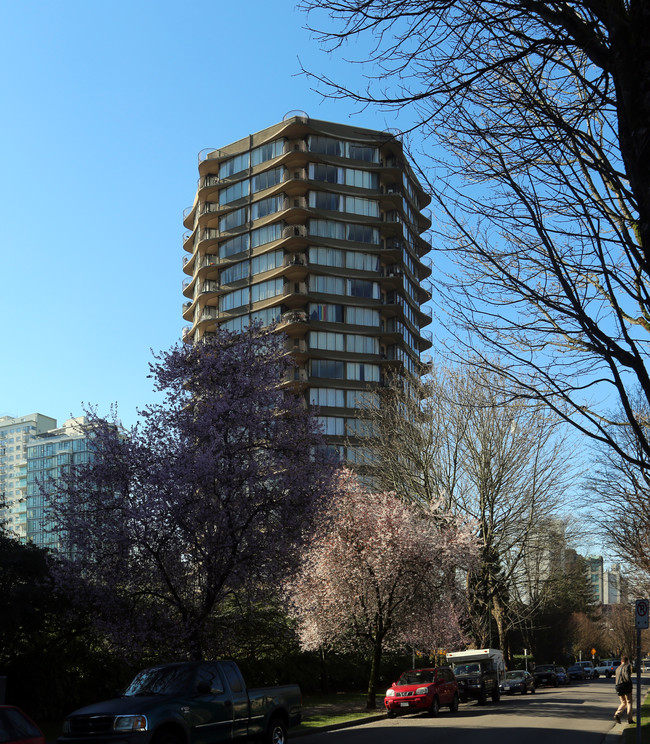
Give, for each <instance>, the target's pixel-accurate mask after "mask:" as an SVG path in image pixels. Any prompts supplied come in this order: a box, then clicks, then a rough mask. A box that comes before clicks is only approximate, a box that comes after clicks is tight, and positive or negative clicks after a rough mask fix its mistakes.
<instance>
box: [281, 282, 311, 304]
mask: <svg viewBox="0 0 650 744" xmlns="http://www.w3.org/2000/svg"><path fill="white" fill-rule="evenodd" d="M282 300H283V303H284V305H285V306H286V307H287V309H289V310H291V309H294V308H296V309H299V308H304V307H305V305H306V304H307V302H308V301H309V286H308V284H307V282H306V281H286V282H285V283H284V287H283V290H282Z"/></svg>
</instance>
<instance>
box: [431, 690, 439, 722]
mask: <svg viewBox="0 0 650 744" xmlns="http://www.w3.org/2000/svg"><path fill="white" fill-rule="evenodd" d="M438 713H440V700H438V696H437V695H435V696H434V698H433V700H432V701H431V705H430V706H429V715H430V716H432V717H433V718H436V716H437V715H438Z"/></svg>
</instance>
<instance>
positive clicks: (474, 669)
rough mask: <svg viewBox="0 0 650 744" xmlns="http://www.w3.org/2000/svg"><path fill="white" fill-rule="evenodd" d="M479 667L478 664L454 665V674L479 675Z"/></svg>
mask: <svg viewBox="0 0 650 744" xmlns="http://www.w3.org/2000/svg"><path fill="white" fill-rule="evenodd" d="M480 671H481V667H480V666H479V665H478V664H454V672H455V673H456V674H479V673H480Z"/></svg>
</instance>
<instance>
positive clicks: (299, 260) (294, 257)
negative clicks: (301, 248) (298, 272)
mask: <svg viewBox="0 0 650 744" xmlns="http://www.w3.org/2000/svg"><path fill="white" fill-rule="evenodd" d="M282 265H283V266H306V265H307V256H306V255H305V254H304V253H293V254H291V255H288V256H285V257H284V261H283V262H282Z"/></svg>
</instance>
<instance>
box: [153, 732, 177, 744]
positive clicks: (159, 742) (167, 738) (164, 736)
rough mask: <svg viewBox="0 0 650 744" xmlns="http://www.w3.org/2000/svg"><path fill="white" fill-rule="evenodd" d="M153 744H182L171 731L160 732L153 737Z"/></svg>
mask: <svg viewBox="0 0 650 744" xmlns="http://www.w3.org/2000/svg"><path fill="white" fill-rule="evenodd" d="M153 744H183V740H182V739H181V738H180V736H177V735H176V734H175V733H174V732H173V731H161V732H160V733H159V734H156V735H155V736H154V738H153Z"/></svg>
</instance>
